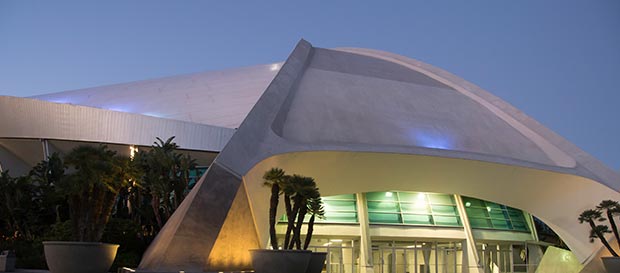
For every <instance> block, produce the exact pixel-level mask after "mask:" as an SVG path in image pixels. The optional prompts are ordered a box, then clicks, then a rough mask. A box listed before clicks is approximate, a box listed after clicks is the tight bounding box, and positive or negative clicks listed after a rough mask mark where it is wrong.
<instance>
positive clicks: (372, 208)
mask: <svg viewBox="0 0 620 273" xmlns="http://www.w3.org/2000/svg"><path fill="white" fill-rule="evenodd" d="M368 211H369V212H400V209H399V208H398V203H395V202H376V201H368Z"/></svg>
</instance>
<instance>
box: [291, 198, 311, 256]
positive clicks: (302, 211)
mask: <svg viewBox="0 0 620 273" xmlns="http://www.w3.org/2000/svg"><path fill="white" fill-rule="evenodd" d="M307 212H308V207H307V206H306V202H305V201H303V202H302V204H301V208H300V209H299V213H298V214H297V225H296V226H295V231H294V232H293V238H294V240H293V241H294V242H295V247H296V248H297V249H298V250H301V227H302V226H303V224H304V218H305V217H306V213H307Z"/></svg>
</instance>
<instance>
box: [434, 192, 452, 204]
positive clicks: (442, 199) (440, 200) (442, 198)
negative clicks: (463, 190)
mask: <svg viewBox="0 0 620 273" xmlns="http://www.w3.org/2000/svg"><path fill="white" fill-rule="evenodd" d="M427 196H428V199H429V200H430V202H431V203H432V204H444V205H454V204H456V203H455V202H454V197H453V196H452V195H449V194H427Z"/></svg>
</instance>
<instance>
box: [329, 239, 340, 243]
mask: <svg viewBox="0 0 620 273" xmlns="http://www.w3.org/2000/svg"><path fill="white" fill-rule="evenodd" d="M329 241H330V242H334V243H342V239H331V240H329Z"/></svg>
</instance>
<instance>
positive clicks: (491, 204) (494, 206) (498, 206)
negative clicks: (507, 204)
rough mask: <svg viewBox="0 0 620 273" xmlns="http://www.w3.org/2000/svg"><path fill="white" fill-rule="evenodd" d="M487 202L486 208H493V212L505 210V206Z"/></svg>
mask: <svg viewBox="0 0 620 273" xmlns="http://www.w3.org/2000/svg"><path fill="white" fill-rule="evenodd" d="M485 202H486V206H487V207H488V208H491V210H502V209H503V208H504V206H502V205H500V204H496V203H493V202H489V201H485Z"/></svg>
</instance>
